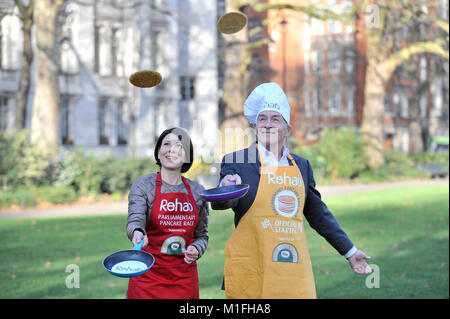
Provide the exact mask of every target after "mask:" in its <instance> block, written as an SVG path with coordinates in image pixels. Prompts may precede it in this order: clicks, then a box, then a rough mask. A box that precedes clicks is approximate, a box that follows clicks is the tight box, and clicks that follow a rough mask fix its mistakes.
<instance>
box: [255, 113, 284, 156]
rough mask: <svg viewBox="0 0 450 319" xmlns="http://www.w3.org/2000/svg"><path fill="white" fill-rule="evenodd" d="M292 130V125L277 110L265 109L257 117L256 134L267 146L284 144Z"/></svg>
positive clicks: (273, 146) (275, 146)
mask: <svg viewBox="0 0 450 319" xmlns="http://www.w3.org/2000/svg"><path fill="white" fill-rule="evenodd" d="M291 130H292V127H291V126H290V125H289V124H287V123H286V121H285V120H284V118H283V117H282V116H281V114H280V113H278V112H275V111H263V112H261V113H260V114H259V115H258V118H257V119H256V136H257V137H258V141H259V142H260V143H263V145H264V147H266V148H278V146H279V145H283V144H284V141H285V139H286V138H287V137H288V136H289V134H290V133H291Z"/></svg>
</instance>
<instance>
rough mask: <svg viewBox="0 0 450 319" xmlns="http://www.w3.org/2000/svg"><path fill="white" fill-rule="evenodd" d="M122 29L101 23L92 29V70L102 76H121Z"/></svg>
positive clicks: (122, 71) (107, 23)
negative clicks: (93, 51)
mask: <svg viewBox="0 0 450 319" xmlns="http://www.w3.org/2000/svg"><path fill="white" fill-rule="evenodd" d="M123 32H124V31H123V29H122V28H120V27H118V26H112V25H111V24H110V23H109V22H103V23H100V24H98V25H96V26H95V29H94V38H95V42H94V50H95V54H94V58H95V61H94V69H95V72H96V73H99V74H100V75H102V76H111V75H119V76H122V75H123V73H124V70H123V61H122V58H121V54H120V53H121V50H122V46H121V43H122V41H123V40H122V38H123Z"/></svg>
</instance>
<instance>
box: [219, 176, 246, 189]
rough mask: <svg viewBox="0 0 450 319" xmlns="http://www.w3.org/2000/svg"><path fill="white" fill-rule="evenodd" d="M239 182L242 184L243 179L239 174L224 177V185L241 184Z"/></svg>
mask: <svg viewBox="0 0 450 319" xmlns="http://www.w3.org/2000/svg"><path fill="white" fill-rule="evenodd" d="M239 184H242V180H241V177H240V176H239V175H238V174H234V175H226V176H225V177H224V178H223V179H222V186H228V185H239Z"/></svg>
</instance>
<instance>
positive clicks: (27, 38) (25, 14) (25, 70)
mask: <svg viewBox="0 0 450 319" xmlns="http://www.w3.org/2000/svg"><path fill="white" fill-rule="evenodd" d="M14 3H15V5H16V6H17V8H18V9H19V14H20V20H21V21H22V31H23V45H22V63H21V68H20V77H19V88H18V90H17V93H16V108H15V116H14V127H15V128H16V129H24V128H25V124H26V123H25V121H26V119H27V104H28V92H29V91H30V82H31V80H30V73H31V63H32V62H33V48H32V46H31V28H32V26H33V7H34V0H30V1H29V2H28V5H25V4H23V3H22V1H21V0H14Z"/></svg>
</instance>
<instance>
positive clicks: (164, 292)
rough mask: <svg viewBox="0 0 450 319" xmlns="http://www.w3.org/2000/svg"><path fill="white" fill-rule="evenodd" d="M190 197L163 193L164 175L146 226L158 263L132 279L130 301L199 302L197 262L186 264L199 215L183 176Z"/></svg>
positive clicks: (129, 290) (149, 248)
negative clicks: (190, 300) (186, 300)
mask: <svg viewBox="0 0 450 319" xmlns="http://www.w3.org/2000/svg"><path fill="white" fill-rule="evenodd" d="M181 178H182V180H183V183H184V185H185V186H186V189H187V192H188V194H184V193H167V194H161V172H159V173H158V175H157V177H156V192H155V199H154V201H153V207H152V210H151V212H150V216H149V221H148V223H147V229H146V232H147V237H148V246H146V247H144V248H143V250H145V251H147V252H149V253H151V254H153V256H154V257H155V263H154V265H153V267H152V268H151V269H150V270H149V271H147V272H146V273H145V274H143V275H141V276H138V277H132V278H130V281H129V283H128V293H127V297H128V298H129V299H144V298H149V299H198V298H199V287H198V273H197V263H196V262H193V263H191V264H188V263H186V262H185V261H184V252H185V250H186V248H187V247H188V246H189V245H190V244H192V242H193V241H194V231H195V229H196V228H197V224H198V219H199V214H198V208H197V204H196V203H195V200H194V196H192V193H191V189H190V187H189V184H188V182H187V181H186V179H185V178H184V177H181Z"/></svg>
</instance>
